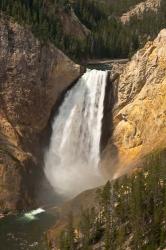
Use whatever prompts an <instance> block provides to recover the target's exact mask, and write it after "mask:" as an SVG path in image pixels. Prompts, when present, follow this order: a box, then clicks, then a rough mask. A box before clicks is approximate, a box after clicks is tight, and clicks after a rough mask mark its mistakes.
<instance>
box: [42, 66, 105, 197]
mask: <svg viewBox="0 0 166 250" xmlns="http://www.w3.org/2000/svg"><path fill="white" fill-rule="evenodd" d="M107 74H108V73H107V72H106V71H98V70H87V72H86V73H85V74H84V75H83V76H82V77H81V78H80V80H79V81H78V82H77V84H76V85H75V86H74V87H73V88H72V89H71V90H70V91H68V92H67V94H66V96H65V99H64V102H63V104H62V106H61V107H60V109H59V113H58V115H57V116H56V117H55V119H54V121H53V125H52V136H51V142H50V146H49V149H48V151H47V152H46V154H45V174H46V176H47V178H48V180H49V181H50V183H51V184H52V186H53V187H54V188H55V190H56V192H58V193H60V194H62V195H65V196H68V197H69V196H70V197H71V196H73V195H76V194H78V193H79V192H80V191H83V190H85V189H87V188H91V187H94V186H97V185H99V184H101V183H102V182H103V178H102V176H101V174H100V170H99V168H98V164H99V160H100V139H101V130H102V118H103V109H104V97H105V88H106V81H107Z"/></svg>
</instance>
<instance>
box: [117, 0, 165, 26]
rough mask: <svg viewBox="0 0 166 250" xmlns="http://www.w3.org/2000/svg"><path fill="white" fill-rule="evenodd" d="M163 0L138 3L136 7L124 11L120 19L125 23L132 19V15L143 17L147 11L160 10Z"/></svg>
mask: <svg viewBox="0 0 166 250" xmlns="http://www.w3.org/2000/svg"><path fill="white" fill-rule="evenodd" d="M160 4H161V0H146V1H144V2H141V3H139V4H137V5H136V6H135V7H133V8H131V10H129V11H128V12H126V13H124V14H123V15H122V16H121V17H120V20H121V22H122V23H123V24H126V23H128V22H129V21H130V19H131V18H132V17H137V18H142V16H143V14H144V13H145V12H149V11H151V12H156V13H157V12H158V10H159V8H160Z"/></svg>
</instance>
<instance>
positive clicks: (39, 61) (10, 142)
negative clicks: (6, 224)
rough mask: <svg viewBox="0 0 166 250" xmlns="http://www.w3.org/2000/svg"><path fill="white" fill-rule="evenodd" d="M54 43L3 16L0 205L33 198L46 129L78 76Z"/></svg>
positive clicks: (23, 204)
mask: <svg viewBox="0 0 166 250" xmlns="http://www.w3.org/2000/svg"><path fill="white" fill-rule="evenodd" d="M80 74H81V72H80V66H79V65H76V64H74V63H73V62H72V61H71V60H70V59H69V58H67V57H66V56H65V55H64V54H63V53H62V52H61V51H59V50H58V49H56V48H55V47H54V46H53V45H51V44H47V45H44V44H42V42H40V41H38V40H37V39H36V38H35V37H34V36H33V35H32V33H31V32H30V30H28V29H27V28H23V27H21V26H20V25H18V24H16V23H15V22H14V21H12V20H11V19H10V18H7V17H5V16H3V15H2V14H1V16H0V211H2V212H3V211H8V210H18V209H22V208H24V207H26V208H27V207H28V206H32V205H33V204H34V196H35V188H36V183H37V179H38V178H39V177H40V174H41V172H42V166H41V165H42V154H43V152H42V148H41V135H42V131H43V130H44V129H45V127H46V126H47V124H48V121H49V118H50V114H51V111H52V109H53V107H54V106H55V104H56V102H57V100H58V98H59V97H60V96H61V94H62V93H63V91H64V90H66V89H67V88H68V87H69V86H70V85H71V83H72V82H73V81H75V80H76V79H77V78H78V77H79V76H80Z"/></svg>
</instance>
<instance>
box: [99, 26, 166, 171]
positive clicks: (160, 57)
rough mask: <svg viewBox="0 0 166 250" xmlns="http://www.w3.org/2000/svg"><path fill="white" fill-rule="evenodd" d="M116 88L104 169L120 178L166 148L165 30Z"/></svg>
mask: <svg viewBox="0 0 166 250" xmlns="http://www.w3.org/2000/svg"><path fill="white" fill-rule="evenodd" d="M113 88H114V93H115V97H114V98H115V99H116V101H115V103H114V107H113V110H112V120H113V125H112V126H113V132H112V136H111V138H110V140H109V143H108V145H107V146H106V148H105V150H104V152H103V155H102V166H103V168H104V169H106V170H108V172H109V173H110V174H111V175H112V174H114V173H115V172H116V175H119V174H122V173H123V171H126V169H127V168H130V167H131V166H135V164H136V165H138V162H139V160H141V159H142V158H143V157H144V156H146V155H147V154H149V153H151V152H153V151H156V150H159V149H161V148H163V147H165V146H166V138H165V137H166V136H165V135H166V29H163V30H162V31H161V32H160V33H159V35H158V36H157V38H156V39H155V40H154V41H150V42H148V43H147V44H146V45H145V47H144V48H143V49H141V50H139V51H138V52H137V53H136V54H135V55H134V56H133V58H132V59H131V61H130V62H128V63H127V64H126V66H125V67H124V68H123V71H122V73H121V74H120V77H119V78H118V79H117V80H116V81H115V82H113ZM117 169H119V171H118V170H117Z"/></svg>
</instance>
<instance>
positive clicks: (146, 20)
mask: <svg viewBox="0 0 166 250" xmlns="http://www.w3.org/2000/svg"><path fill="white" fill-rule="evenodd" d="M139 2H140V0H126V1H124V0H117V1H113V0H77V1H75V0H47V1H44V0H14V1H12V0H1V1H0V9H1V10H2V11H3V12H5V13H7V14H8V15H10V16H12V17H14V19H15V20H17V21H18V22H19V23H21V24H23V25H28V26H29V27H31V29H32V31H33V33H34V34H35V35H36V36H37V37H38V38H39V39H40V40H43V41H44V42H47V41H51V42H52V43H54V44H55V45H56V46H57V47H58V48H60V49H61V50H63V51H64V52H65V53H66V54H67V55H69V56H70V57H71V58H73V59H75V60H80V59H86V58H125V57H129V56H130V55H132V54H133V53H134V52H135V51H136V50H137V49H138V48H139V47H142V46H143V45H144V44H145V42H146V41H147V40H149V39H153V38H154V37H155V36H156V35H157V34H158V32H159V31H160V30H161V29H162V28H164V27H166V14H165V13H166V3H165V0H162V2H161V8H160V10H159V13H158V14H156V13H154V12H145V13H144V15H143V18H142V19H141V20H138V19H137V18H136V17H133V18H132V19H131V21H130V22H129V23H128V24H126V25H123V24H122V23H121V22H120V21H119V18H118V17H119V16H120V15H121V14H122V13H124V12H126V11H127V10H128V9H129V8H130V7H131V6H134V5H135V4H137V3H139ZM71 8H73V9H74V11H75V13H76V15H77V16H78V18H79V19H80V20H81V21H82V23H83V24H84V25H85V26H86V27H87V28H88V29H89V30H90V31H91V33H90V35H88V36H87V37H85V38H84V39H83V38H82V39H81V38H80V37H78V36H72V35H67V34H65V31H64V28H63V24H62V22H61V21H60V16H59V15H60V14H59V13H60V12H59V10H62V11H63V12H66V13H68V14H69V13H71Z"/></svg>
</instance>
